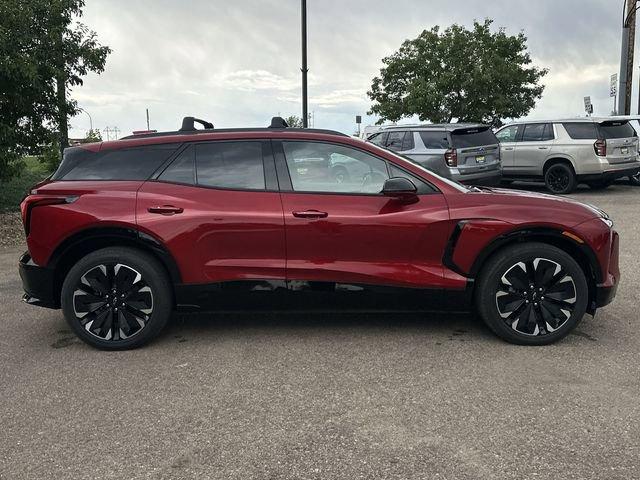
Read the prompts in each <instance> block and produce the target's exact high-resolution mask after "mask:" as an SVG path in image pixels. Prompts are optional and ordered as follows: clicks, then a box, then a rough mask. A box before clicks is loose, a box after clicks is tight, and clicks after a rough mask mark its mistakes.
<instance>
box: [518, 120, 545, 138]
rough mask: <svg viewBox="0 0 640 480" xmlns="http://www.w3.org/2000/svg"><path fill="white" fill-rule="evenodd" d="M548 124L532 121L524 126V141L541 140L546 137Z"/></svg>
mask: <svg viewBox="0 0 640 480" xmlns="http://www.w3.org/2000/svg"><path fill="white" fill-rule="evenodd" d="M545 128H546V124H544V123H530V124H528V125H525V126H524V132H523V134H522V141H523V142H541V141H542V140H543V139H544V131H545Z"/></svg>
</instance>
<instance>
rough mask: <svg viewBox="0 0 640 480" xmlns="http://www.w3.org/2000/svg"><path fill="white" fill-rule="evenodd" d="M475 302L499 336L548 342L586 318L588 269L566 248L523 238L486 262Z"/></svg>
mask: <svg viewBox="0 0 640 480" xmlns="http://www.w3.org/2000/svg"><path fill="white" fill-rule="evenodd" d="M475 300H476V308H477V310H478V313H479V314H480V316H481V317H482V319H483V320H484V321H485V323H486V324H487V325H488V326H489V328H491V330H493V331H494V332H495V333H496V334H497V335H498V336H500V337H501V338H503V339H504V340H507V341H508V342H511V343H516V344H520V345H546V344H549V343H553V342H555V341H557V340H559V339H561V338H563V337H565V336H566V335H568V334H569V332H570V331H571V330H572V329H573V328H574V327H575V326H576V325H577V324H578V323H579V322H580V320H582V317H583V316H584V314H585V312H586V309H587V303H588V300H589V288H588V285H587V279H586V276H585V273H584V271H583V270H582V268H581V267H580V265H579V264H578V263H577V262H576V261H575V260H574V259H573V258H572V256H571V255H569V254H568V253H567V252H565V251H563V250H560V249H559V248H557V247H554V246H552V245H548V244H544V243H534V242H531V243H522V244H516V245H512V246H509V247H506V248H505V249H503V250H499V251H498V252H496V253H495V254H494V255H493V256H492V257H491V258H490V259H489V260H488V261H487V263H486V264H485V266H484V267H483V269H482V271H481V273H480V275H479V279H478V283H477V288H476V292H475Z"/></svg>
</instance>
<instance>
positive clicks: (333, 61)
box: [71, 0, 638, 137]
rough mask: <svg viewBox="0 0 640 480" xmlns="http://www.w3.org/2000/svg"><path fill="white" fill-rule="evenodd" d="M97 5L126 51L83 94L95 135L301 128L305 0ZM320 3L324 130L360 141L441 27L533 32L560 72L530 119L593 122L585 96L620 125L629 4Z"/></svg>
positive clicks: (316, 20) (98, 21)
mask: <svg viewBox="0 0 640 480" xmlns="http://www.w3.org/2000/svg"><path fill="white" fill-rule="evenodd" d="M86 3H87V5H86V8H85V13H84V17H83V19H82V21H83V22H84V23H86V24H87V25H88V26H89V27H90V28H92V29H93V30H95V31H96V32H97V33H98V35H99V38H100V41H101V42H102V43H103V44H105V45H109V46H110V47H111V48H112V49H113V52H112V54H111V55H110V56H109V57H108V59H107V64H106V69H105V72H104V73H102V74H101V75H99V76H98V75H90V76H88V77H87V78H86V79H85V84H84V86H82V87H78V88H76V89H75V90H74V92H73V96H74V98H75V99H76V100H78V103H79V105H80V106H81V107H83V108H84V109H86V110H87V111H88V112H89V113H90V114H91V116H92V117H93V123H94V128H100V129H101V130H102V129H104V128H105V127H107V126H108V127H114V126H117V127H118V128H119V129H120V131H121V132H122V133H121V135H123V134H128V133H130V132H131V131H132V130H135V129H143V128H145V127H146V121H145V108H149V111H150V117H151V128H153V129H158V130H173V129H176V128H177V127H179V124H180V120H181V118H182V117H183V116H186V115H194V116H197V117H200V118H205V119H208V120H211V121H212V122H213V123H214V124H215V125H216V126H217V127H234V126H266V125H267V124H268V122H269V119H270V118H271V117H272V116H274V115H278V114H280V115H282V116H288V115H292V114H297V115H300V110H301V106H300V97H301V95H300V2H299V0H235V1H228V0H184V1H181V2H177V1H173V0H135V1H131V0H128V1H124V0H109V1H104V0H101V1H98V0H87V2H86ZM307 3H308V39H309V68H310V71H309V96H310V104H309V111H312V112H314V123H315V125H314V126H316V127H318V128H334V129H337V130H341V131H344V132H346V133H352V132H353V131H354V130H355V128H356V127H355V119H354V117H355V115H357V114H362V115H364V114H365V113H366V112H367V110H368V109H369V107H370V101H369V100H368V98H367V95H366V92H367V90H368V89H369V87H370V85H371V79H372V78H373V77H374V76H376V75H377V74H378V72H379V69H380V67H381V66H382V64H381V59H382V57H384V56H387V55H390V54H391V53H393V52H394V51H395V50H397V49H398V47H399V46H400V44H401V43H402V41H403V40H405V39H408V38H415V37H416V36H417V35H418V34H419V33H420V32H421V31H422V30H423V29H428V28H431V27H432V26H434V25H441V26H448V25H450V24H452V23H459V24H464V25H467V26H469V25H471V24H472V22H473V20H474V19H478V20H482V19H484V18H486V17H488V18H492V19H494V20H495V23H494V26H495V28H498V27H505V28H506V30H507V32H508V33H510V34H516V33H518V32H519V31H521V30H522V31H524V32H525V34H526V35H527V36H528V38H529V42H528V44H529V50H530V53H531V55H532V57H533V59H534V62H535V63H536V64H537V65H539V66H541V67H547V68H549V70H550V72H549V74H548V75H547V76H546V77H545V78H544V81H543V82H544V84H545V85H546V90H545V92H544V96H543V98H542V100H540V101H539V102H538V105H537V107H536V109H535V110H534V111H532V112H531V114H530V117H532V118H542V117H555V116H573V115H578V114H582V112H583V97H584V96H585V95H591V97H592V101H593V104H594V108H595V113H596V114H609V113H610V112H611V109H612V105H613V100H612V99H610V98H609V77H610V75H611V74H612V73H615V72H617V71H618V64H619V59H620V23H621V16H622V14H621V10H622V0H535V1H533V0H458V1H456V2H452V1H448V0H394V1H388V0H387V1H385V0H367V1H364V0H362V1H356V0H351V1H340V0H308V2H307ZM618 4H620V5H618ZM637 66H638V63H636V71H637ZM636 87H637V86H636ZM634 95H635V96H637V92H635V91H634ZM636 103H637V101H636V100H635V97H634V105H636ZM633 111H634V112H635V106H634V109H633ZM375 120H376V119H375V118H371V117H365V118H364V120H363V123H364V124H369V123H373V122H375ZM88 128H89V119H88V117H87V116H86V115H84V114H80V115H79V116H77V117H75V118H74V119H73V120H72V130H71V135H72V136H74V137H78V136H83V135H84V134H85V131H86V130H87V129H88ZM103 137H104V134H103Z"/></svg>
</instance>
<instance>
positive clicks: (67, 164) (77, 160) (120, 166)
mask: <svg viewBox="0 0 640 480" xmlns="http://www.w3.org/2000/svg"><path fill="white" fill-rule="evenodd" d="M178 147H179V145H178V144H164V145H147V146H144V147H137V148H126V149H118V150H106V151H104V152H90V151H88V150H84V149H82V148H72V149H69V150H67V151H66V152H65V155H64V158H63V160H62V163H61V164H60V167H58V170H56V173H54V174H53V176H52V177H51V178H52V180H146V179H147V178H149V177H150V176H151V174H152V173H153V172H154V171H155V170H156V169H158V167H160V165H162V163H163V162H164V161H165V160H167V159H168V158H169V157H170V156H171V155H172V154H173V153H174V152H175V151H176V150H177V149H178Z"/></svg>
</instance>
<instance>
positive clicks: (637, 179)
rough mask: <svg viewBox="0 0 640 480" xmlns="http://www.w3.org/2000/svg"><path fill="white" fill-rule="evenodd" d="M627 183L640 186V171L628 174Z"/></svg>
mask: <svg viewBox="0 0 640 480" xmlns="http://www.w3.org/2000/svg"><path fill="white" fill-rule="evenodd" d="M629 183H630V184H631V185H635V186H636V187H639V186H640V172H638V173H636V174H635V175H630V176H629Z"/></svg>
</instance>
